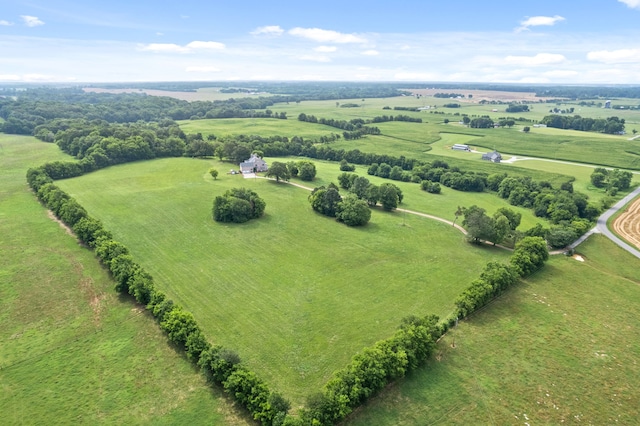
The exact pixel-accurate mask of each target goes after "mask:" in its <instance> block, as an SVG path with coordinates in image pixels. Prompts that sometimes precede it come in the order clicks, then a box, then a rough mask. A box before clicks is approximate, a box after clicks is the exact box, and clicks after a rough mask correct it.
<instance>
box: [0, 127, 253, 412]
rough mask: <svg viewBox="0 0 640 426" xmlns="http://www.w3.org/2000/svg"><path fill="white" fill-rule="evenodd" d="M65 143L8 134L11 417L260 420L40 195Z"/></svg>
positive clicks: (6, 293) (1, 238) (2, 361)
mask: <svg viewBox="0 0 640 426" xmlns="http://www.w3.org/2000/svg"><path fill="white" fill-rule="evenodd" d="M68 159H69V157H68V156H66V155H65V154H63V153H62V152H61V151H60V150H59V149H58V148H57V146H55V145H52V144H46V143H42V142H40V141H38V140H36V139H35V138H31V137H23V136H14V135H3V134H0V170H1V172H0V206H1V208H0V342H1V344H0V413H2V423H3V424H52V423H55V424H71V423H87V424H97V423H112V424H113V423H115V424H122V423H128V424H131V423H134V424H140V423H154V424H162V423H167V424H169V423H190V422H192V421H194V420H197V421H206V422H209V423H215V424H248V422H247V421H246V419H244V418H243V417H239V416H238V414H237V413H236V412H235V411H234V410H233V408H232V407H231V405H230V404H229V403H228V402H227V401H226V399H225V398H223V397H222V396H221V395H220V392H218V391H212V390H211V388H210V387H209V386H208V385H206V383H204V379H203V377H202V376H201V374H200V373H199V372H197V371H195V370H194V369H193V367H192V366H191V365H190V363H189V362H187V361H186V359H184V357H183V356H182V355H181V354H180V353H179V352H176V351H175V350H174V349H173V348H171V347H170V346H168V344H167V340H166V337H164V335H163V333H162V332H161V331H160V330H159V328H158V326H157V325H156V324H155V321H154V320H153V318H151V317H150V316H148V315H147V314H145V313H144V310H143V309H140V307H138V306H136V305H134V304H133V303H132V302H131V301H130V300H128V299H120V298H119V297H118V296H117V295H116V293H115V291H114V290H113V281H112V280H111V278H110V277H109V276H108V275H107V273H106V272H105V271H104V270H103V269H102V268H101V267H100V266H99V264H98V262H97V261H96V259H95V257H94V255H93V253H92V252H90V251H89V250H87V249H85V248H82V247H80V246H79V245H78V244H77V242H76V241H75V239H74V238H72V237H71V236H69V235H67V234H66V233H65V230H64V229H62V228H61V227H60V226H59V225H58V224H57V223H56V222H54V221H53V220H51V219H50V218H49V217H47V213H46V211H45V210H44V209H43V207H42V206H41V205H40V204H39V203H38V202H37V200H36V198H35V197H34V195H33V194H32V193H30V192H29V190H28V186H27V183H26V179H25V174H26V170H27V169H28V168H29V167H33V166H38V165H41V164H42V163H44V162H46V161H55V160H68Z"/></svg>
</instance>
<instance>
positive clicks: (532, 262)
mask: <svg viewBox="0 0 640 426" xmlns="http://www.w3.org/2000/svg"><path fill="white" fill-rule="evenodd" d="M548 258H549V252H548V250H547V244H546V242H545V241H544V240H543V239H542V238H540V237H525V238H523V239H522V240H521V241H519V242H518V243H517V244H516V248H515V250H514V251H513V254H512V255H511V259H510V264H509V265H505V264H502V263H499V262H489V263H488V264H487V265H486V266H485V267H484V269H483V270H482V272H481V273H480V277H479V278H477V279H475V280H473V281H472V282H471V285H470V286H469V287H467V288H466V289H465V290H464V291H463V292H462V294H460V296H458V297H457V298H456V300H455V305H456V316H457V317H459V318H464V317H466V316H468V315H469V314H471V313H472V312H475V311H477V310H478V309H480V308H481V307H483V306H484V305H486V304H487V303H489V302H490V301H491V300H493V299H494V298H495V297H497V296H499V295H500V294H502V293H503V292H504V291H505V290H506V289H508V288H509V287H511V286H513V285H514V284H515V283H517V282H518V279H519V278H520V277H526V276H528V275H531V274H532V273H533V272H535V271H537V270H538V269H540V268H541V267H542V266H543V265H544V262H546V261H547V259H548Z"/></svg>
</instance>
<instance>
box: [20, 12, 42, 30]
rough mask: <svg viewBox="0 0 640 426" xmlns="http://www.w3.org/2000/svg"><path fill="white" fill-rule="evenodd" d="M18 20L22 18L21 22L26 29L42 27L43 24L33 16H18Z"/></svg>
mask: <svg viewBox="0 0 640 426" xmlns="http://www.w3.org/2000/svg"><path fill="white" fill-rule="evenodd" d="M20 18H22V22H23V23H24V24H25V25H26V26H27V27H37V26H39V25H44V22H42V21H41V20H40V19H38V18H37V17H35V16H29V15H20Z"/></svg>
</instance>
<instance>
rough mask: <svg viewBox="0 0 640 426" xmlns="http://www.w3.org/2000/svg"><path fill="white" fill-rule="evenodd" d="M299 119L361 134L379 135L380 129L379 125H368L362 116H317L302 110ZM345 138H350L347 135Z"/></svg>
mask: <svg viewBox="0 0 640 426" xmlns="http://www.w3.org/2000/svg"><path fill="white" fill-rule="evenodd" d="M298 120H299V121H304V122H306V123H317V124H324V125H325V126H331V127H335V128H337V129H341V130H345V131H346V132H357V133H359V134H361V135H379V134H380V129H378V128H377V127H372V126H366V125H365V124H366V122H365V120H364V119H362V118H354V119H353V120H349V121H346V120H336V119H334V118H317V117H316V116H315V115H307V114H305V113H304V112H301V113H300V114H299V115H298ZM345 139H348V138H347V137H346V136H345Z"/></svg>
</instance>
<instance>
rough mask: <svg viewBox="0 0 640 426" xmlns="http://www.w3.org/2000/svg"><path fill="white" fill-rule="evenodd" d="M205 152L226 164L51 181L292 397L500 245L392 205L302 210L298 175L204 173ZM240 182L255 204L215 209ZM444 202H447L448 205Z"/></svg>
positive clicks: (216, 338)
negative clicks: (476, 241) (244, 216)
mask: <svg viewBox="0 0 640 426" xmlns="http://www.w3.org/2000/svg"><path fill="white" fill-rule="evenodd" d="M212 166H215V167H217V168H219V169H221V170H225V169H227V168H228V167H229V165H228V164H227V163H218V162H216V161H212V160H193V159H186V158H182V159H163V160H154V161H148V162H144V163H135V164H127V165H120V166H116V167H111V168H108V169H103V170H100V171H97V172H94V173H91V174H89V175H85V176H83V177H80V178H75V179H70V180H65V181H60V182H59V185H60V186H61V187H62V188H63V189H64V190H65V191H67V192H68V193H69V194H70V195H72V196H73V197H75V198H76V199H77V200H78V201H79V202H80V203H81V204H82V205H84V206H85V207H86V208H87V209H88V211H89V212H90V213H91V214H93V215H95V216H96V217H98V218H100V219H101V220H102V221H103V222H104V223H105V226H106V227H107V228H108V229H110V230H112V232H113V233H114V237H115V238H116V239H117V240H119V241H121V242H123V243H124V244H125V245H126V246H127V247H129V249H130V250H131V252H132V254H133V255H134V257H135V258H136V259H138V261H139V262H140V263H141V264H142V265H143V266H144V267H145V269H147V270H148V271H149V272H150V273H151V274H152V275H153V276H154V278H155V279H156V285H158V287H159V288H161V289H162V290H163V291H166V292H167V293H168V294H169V296H170V297H171V298H173V299H174V300H176V302H177V303H180V304H181V305H183V306H184V307H185V308H186V309H187V310H189V311H191V312H192V313H193V314H194V315H195V317H196V319H197V320H198V322H199V323H200V324H201V326H202V327H203V329H204V330H205V331H206V333H207V335H208V336H209V338H210V339H211V340H212V341H213V342H215V343H218V344H222V345H224V346H227V347H230V348H233V349H234V350H237V351H238V353H239V354H240V356H241V358H242V359H243V360H244V361H245V362H246V363H247V364H248V365H249V367H250V368H251V369H252V370H255V371H256V372H258V373H259V374H260V375H261V376H263V377H265V379H266V380H267V381H268V382H269V383H270V384H272V385H273V386H274V387H275V388H276V389H278V390H280V391H282V392H283V393H284V394H285V395H287V396H288V397H290V398H292V400H293V401H294V402H295V403H296V404H300V403H301V402H302V401H303V398H304V396H306V395H308V394H309V392H312V391H315V390H319V389H320V388H321V386H322V385H323V384H324V383H325V382H326V381H327V380H328V379H329V377H330V376H331V374H332V373H333V371H335V370H337V369H338V368H340V367H341V366H343V365H345V364H346V363H347V361H348V360H349V359H350V358H351V356H353V355H354V354H355V353H356V352H357V351H359V350H360V349H362V348H363V347H365V346H370V345H371V344H373V343H374V342H376V341H377V340H380V339H382V338H386V337H388V336H389V335H391V334H392V332H393V330H394V329H395V327H397V325H398V324H399V323H400V320H401V319H402V318H403V317H404V316H407V315H412V314H413V315H423V314H426V313H435V314H437V315H439V316H441V317H444V316H446V315H448V314H449V313H450V312H451V311H452V309H453V299H454V298H455V297H456V296H457V295H458V294H459V293H460V292H461V290H462V289H463V288H465V287H466V286H467V285H468V284H469V281H470V279H469V277H473V276H476V275H477V274H478V273H479V271H480V269H481V268H482V266H484V264H485V263H486V262H487V261H488V260H491V259H502V260H505V259H506V258H507V257H508V256H509V253H508V252H506V251H504V250H500V249H496V248H492V247H484V248H482V247H476V246H470V245H468V243H466V242H465V240H464V236H463V235H462V234H461V233H460V232H459V231H457V230H455V229H454V228H453V227H451V226H450V225H447V224H443V223H440V222H437V221H434V220H429V219H425V218H421V217H417V216H414V215H411V214H403V213H400V212H395V213H388V212H383V211H378V210H376V211H374V212H373V216H372V219H371V222H370V223H369V225H367V226H366V227H364V228H349V227H346V226H344V225H342V224H340V223H338V222H336V221H335V220H333V219H330V218H327V217H324V216H320V215H318V214H316V213H315V212H313V210H312V209H311V207H310V206H309V203H308V201H307V197H308V195H309V192H308V191H307V190H305V189H301V188H297V187H295V186H292V185H288V184H286V183H279V184H278V183H275V182H272V181H267V180H264V179H257V178H256V179H244V178H243V177H242V176H239V175H227V174H222V175H221V176H220V177H219V178H218V179H217V180H215V181H214V180H213V179H212V178H211V177H210V176H209V175H208V173H207V170H208V169H209V168H210V167H212ZM323 167H327V168H328V167H331V168H332V169H335V171H336V172H338V167H337V165H336V164H333V165H329V163H327V164H326V165H323V166H322V167H321V168H320V176H322V175H323V173H324V168H323ZM326 175H329V174H328V173H326ZM333 175H334V176H335V175H337V173H333ZM325 179H326V177H325ZM322 182H323V180H319V181H318V183H322ZM239 186H244V187H247V188H250V189H252V190H254V191H256V192H257V193H258V194H259V195H260V196H261V197H262V198H263V199H264V200H265V201H266V203H267V208H266V214H265V217H263V218H261V219H260V220H257V221H253V222H250V223H247V224H243V225H228V224H221V223H217V222H214V221H213V220H212V217H211V206H212V202H213V199H214V197H215V196H216V195H220V194H222V193H223V192H224V191H225V190H226V189H229V188H232V187H239ZM414 187H416V188H417V187H418V186H417V185H415V184H414ZM96 188H100V190H99V191H97V190H96ZM418 195H420V196H422V197H424V198H425V199H427V197H426V195H427V194H426V193H425V194H424V195H423V194H418ZM487 195H488V194H487ZM446 197H447V195H443V196H442V199H445V198H446ZM406 198H407V200H409V199H410V198H414V194H413V193H412V194H411V195H407V196H406ZM493 198H494V199H495V197H493ZM486 199H487V200H488V199H489V197H487V198H486ZM433 202H434V203H435V202H436V200H435V199H434V200H433ZM455 203H456V202H455V201H454V202H451V201H449V202H448V205H449V208H448V209H449V210H450V212H449V215H450V216H453V212H454V211H455V207H454V205H455ZM428 204H429V200H427V201H426V202H421V201H417V200H416V201H414V202H412V203H411V204H410V203H408V202H407V205H406V207H407V208H416V209H420V208H421V207H422V206H426V205H428ZM488 204H489V203H488ZM435 211H437V209H435ZM452 218H453V217H452ZM454 265H455V266H454Z"/></svg>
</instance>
